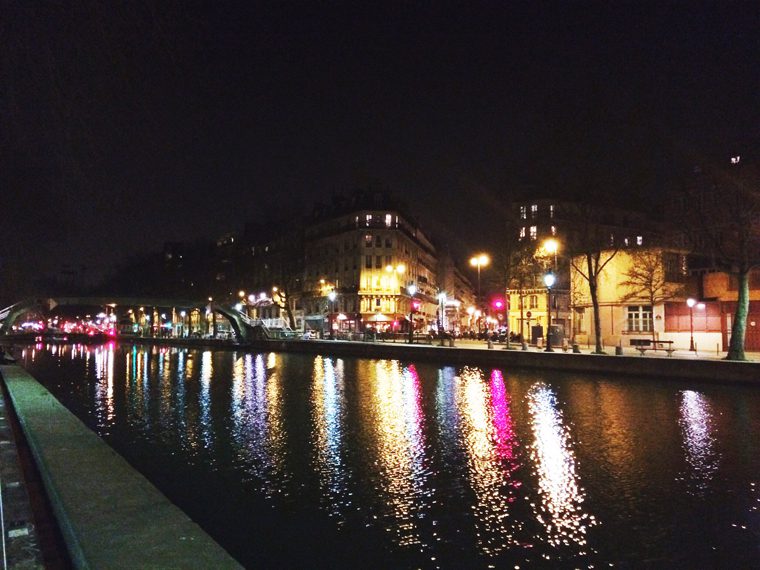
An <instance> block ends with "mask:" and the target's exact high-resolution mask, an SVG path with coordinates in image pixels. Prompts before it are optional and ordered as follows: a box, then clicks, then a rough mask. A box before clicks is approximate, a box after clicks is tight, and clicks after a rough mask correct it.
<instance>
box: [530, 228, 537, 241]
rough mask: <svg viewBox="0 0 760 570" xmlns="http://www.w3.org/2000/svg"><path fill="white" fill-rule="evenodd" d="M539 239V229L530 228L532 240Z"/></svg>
mask: <svg viewBox="0 0 760 570" xmlns="http://www.w3.org/2000/svg"><path fill="white" fill-rule="evenodd" d="M537 237H538V228H537V227H536V226H530V239H536V238H537Z"/></svg>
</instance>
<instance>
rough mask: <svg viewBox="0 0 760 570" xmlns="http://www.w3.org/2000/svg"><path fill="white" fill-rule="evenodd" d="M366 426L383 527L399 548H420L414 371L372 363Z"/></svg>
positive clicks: (421, 448)
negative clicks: (384, 514) (388, 520)
mask: <svg viewBox="0 0 760 570" xmlns="http://www.w3.org/2000/svg"><path fill="white" fill-rule="evenodd" d="M374 376H375V378H374V386H373V388H374V390H373V394H372V406H371V412H372V416H373V417H372V418H371V421H372V425H373V427H374V431H375V442H376V452H377V459H378V469H379V471H380V473H379V475H380V478H381V488H380V489H378V492H379V493H380V496H382V497H383V498H385V499H386V502H387V509H389V511H390V512H389V513H388V515H389V516H390V517H392V519H393V523H392V524H390V525H389V526H388V528H390V529H391V530H392V531H393V532H394V533H395V536H396V540H397V542H398V544H399V545H401V546H411V545H420V544H422V539H421V533H420V525H421V519H422V518H424V513H425V511H426V510H427V509H428V508H429V506H428V504H427V502H426V501H425V500H424V497H426V496H430V489H429V488H427V486H426V480H427V475H428V474H427V472H426V470H425V464H424V461H425V436H424V433H423V424H424V418H423V413H422V405H421V399H420V398H421V395H420V379H419V376H418V375H417V370H416V369H415V367H414V366H410V367H409V368H402V367H401V365H400V363H399V362H398V361H395V360H394V361H388V360H385V361H377V363H376V364H375V367H374Z"/></svg>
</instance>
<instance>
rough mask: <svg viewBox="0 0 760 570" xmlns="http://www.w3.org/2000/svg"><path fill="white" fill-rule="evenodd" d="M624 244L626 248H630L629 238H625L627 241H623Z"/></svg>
mask: <svg viewBox="0 0 760 570" xmlns="http://www.w3.org/2000/svg"><path fill="white" fill-rule="evenodd" d="M623 243H624V244H625V246H626V247H628V238H625V239H624V240H623Z"/></svg>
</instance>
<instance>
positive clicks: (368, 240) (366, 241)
mask: <svg viewBox="0 0 760 570" xmlns="http://www.w3.org/2000/svg"><path fill="white" fill-rule="evenodd" d="M364 245H365V246H366V247H372V234H365V236H364Z"/></svg>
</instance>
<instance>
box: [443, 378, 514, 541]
mask: <svg viewBox="0 0 760 570" xmlns="http://www.w3.org/2000/svg"><path fill="white" fill-rule="evenodd" d="M458 397H459V399H460V401H461V404H460V408H461V410H462V414H463V422H462V436H463V438H464V444H465V448H466V451H467V463H468V471H469V479H470V485H471V486H472V489H473V491H474V492H475V499H476V500H475V504H474V505H473V514H474V515H475V529H476V543H477V546H478V549H479V550H480V552H481V553H482V554H484V555H486V556H496V555H498V554H499V553H500V552H503V551H504V550H506V549H507V548H509V547H511V546H515V545H518V544H519V539H518V536H517V535H518V534H519V532H520V531H521V530H522V523H521V522H520V520H519V518H518V516H517V515H516V514H514V513H510V508H509V505H510V504H511V503H513V502H514V501H515V491H516V489H517V488H519V487H520V486H521V483H520V482H519V481H517V480H516V479H514V477H513V473H514V471H516V469H517V467H518V463H517V461H516V452H515V447H516V445H517V442H516V437H515V434H514V430H513V428H512V418H511V416H510V407H509V399H508V396H507V393H506V388H505V386H504V379H503V377H502V375H501V372H500V371H497V370H495V371H493V373H492V375H491V382H490V386H489V384H487V383H486V381H485V378H484V374H483V371H482V370H481V369H479V368H470V367H466V368H465V369H464V370H463V371H462V376H461V379H460V383H459V385H458Z"/></svg>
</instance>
